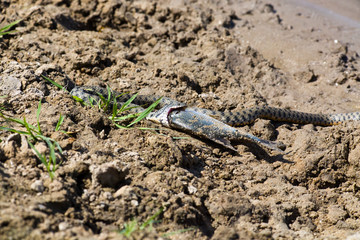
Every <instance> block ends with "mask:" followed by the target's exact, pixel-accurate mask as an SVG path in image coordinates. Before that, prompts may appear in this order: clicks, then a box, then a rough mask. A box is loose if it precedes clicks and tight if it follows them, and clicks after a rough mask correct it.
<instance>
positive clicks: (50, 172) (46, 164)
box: [27, 139, 54, 180]
mask: <svg viewBox="0 0 360 240" xmlns="http://www.w3.org/2000/svg"><path fill="white" fill-rule="evenodd" d="M27 142H28V144H29V145H30V147H31V148H32V149H33V150H34V152H35V154H36V156H37V157H38V158H39V159H40V161H41V162H42V163H43V164H44V165H45V167H46V170H47V171H48V173H49V176H50V178H51V180H53V179H54V173H53V172H52V171H51V169H50V163H49V162H48V161H47V160H46V157H45V155H42V154H40V152H39V151H38V150H37V149H36V148H35V146H34V145H33V144H32V143H31V142H30V141H29V139H27Z"/></svg>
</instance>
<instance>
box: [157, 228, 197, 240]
mask: <svg viewBox="0 0 360 240" xmlns="http://www.w3.org/2000/svg"><path fill="white" fill-rule="evenodd" d="M195 229H196V228H195V227H190V228H185V229H180V230H177V231H173V232H169V233H164V234H163V235H161V236H162V237H164V238H167V237H171V236H173V235H177V234H181V233H184V232H189V231H193V230H195Z"/></svg>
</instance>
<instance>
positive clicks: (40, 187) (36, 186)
mask: <svg viewBox="0 0 360 240" xmlns="http://www.w3.org/2000/svg"><path fill="white" fill-rule="evenodd" d="M30 188H31V189H32V190H34V191H36V192H43V191H44V189H45V188H44V183H43V181H42V180H35V181H34V182H33V183H32V184H31V186H30Z"/></svg>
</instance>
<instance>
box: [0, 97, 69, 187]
mask: <svg viewBox="0 0 360 240" xmlns="http://www.w3.org/2000/svg"><path fill="white" fill-rule="evenodd" d="M40 112H41V100H40V101H39V105H38V109H37V111H36V123H37V125H36V126H34V125H31V124H30V123H28V122H27V121H26V118H25V117H24V118H23V119H22V120H21V119H17V118H11V117H6V116H5V115H4V114H3V112H2V111H1V110H0V117H1V118H3V119H4V120H5V121H6V122H13V123H16V124H18V125H20V126H22V127H23V128H25V129H26V131H23V130H18V129H15V128H10V127H7V126H0V130H1V131H7V132H13V133H18V134H22V135H25V136H26V139H27V142H28V144H29V145H30V147H31V148H32V149H33V151H34V152H35V155H36V156H37V157H38V158H39V159H40V161H41V162H42V163H43V164H44V166H45V168H46V170H47V171H48V173H49V176H50V178H51V180H53V179H54V176H55V171H56V169H57V168H58V166H59V165H58V163H57V161H56V150H57V151H58V152H59V153H60V154H62V149H61V147H60V145H59V143H58V142H56V141H55V140H54V139H52V138H49V137H46V136H44V135H43V133H42V130H41V127H40ZM63 120H64V118H63V117H62V116H61V115H60V119H59V121H58V124H57V125H56V128H55V131H58V130H59V129H60V127H61V124H62V122H63ZM41 141H43V142H45V143H46V145H47V146H48V148H49V157H48V158H47V156H46V154H41V153H40V152H39V151H38V150H37V149H36V148H35V146H34V143H36V142H41Z"/></svg>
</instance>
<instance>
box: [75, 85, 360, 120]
mask: <svg viewBox="0 0 360 240" xmlns="http://www.w3.org/2000/svg"><path fill="white" fill-rule="evenodd" d="M70 94H71V95H73V96H77V97H79V98H81V99H88V98H89V97H90V96H91V97H93V98H96V97H97V96H98V94H101V95H103V96H104V97H105V98H107V97H108V91H107V89H106V88H101V87H97V86H86V87H75V88H73V89H72V91H71V92H70ZM112 94H113V96H117V98H116V99H117V101H118V102H125V101H127V100H128V99H129V98H131V97H132V95H131V94H119V93H117V92H113V93H112ZM157 99H159V97H158V96H154V95H138V96H137V97H136V98H135V99H134V101H133V103H134V104H136V105H139V106H146V105H149V104H151V103H153V102H155V101H156V100H157ZM181 104H182V103H181V102H178V101H176V100H173V99H170V98H167V97H163V98H162V99H161V101H160V103H159V105H158V107H159V108H162V107H164V106H166V105H181ZM191 109H192V110H194V111H197V112H199V113H202V114H206V115H209V116H211V117H214V118H216V119H218V120H220V121H221V122H224V123H226V124H228V125H230V126H241V125H246V124H251V123H253V122H254V121H255V120H256V119H258V118H262V119H269V120H275V121H282V122H292V123H299V124H309V123H311V124H314V125H321V126H330V125H336V124H339V123H342V122H345V121H351V120H352V121H360V112H351V113H338V114H317V113H305V112H298V111H293V110H289V109H283V108H275V107H269V106H256V107H253V108H249V109H245V110H242V111H238V112H230V111H226V112H222V111H214V110H209V109H204V108H197V107H191ZM134 110H135V111H141V108H138V109H134Z"/></svg>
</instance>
